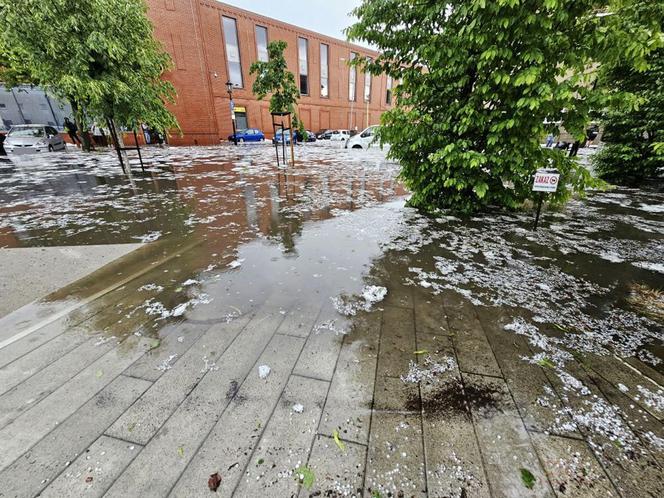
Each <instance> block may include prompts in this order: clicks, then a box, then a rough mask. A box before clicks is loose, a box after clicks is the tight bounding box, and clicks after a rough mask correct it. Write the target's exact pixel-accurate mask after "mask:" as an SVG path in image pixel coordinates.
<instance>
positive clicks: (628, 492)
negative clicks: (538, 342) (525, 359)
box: [547, 362, 664, 497]
mask: <svg viewBox="0 0 664 498" xmlns="http://www.w3.org/2000/svg"><path fill="white" fill-rule="evenodd" d="M566 370H567V372H568V373H569V374H570V375H572V376H573V377H574V378H575V379H577V380H578V381H579V382H581V383H582V384H583V385H584V386H585V387H586V388H587V389H588V393H587V394H585V395H578V394H576V393H574V392H573V391H571V390H569V389H568V388H566V386H565V385H563V384H562V382H561V380H560V379H559V378H557V377H556V376H554V375H549V378H550V381H551V384H552V385H553V386H554V389H556V391H557V392H559V393H562V395H561V397H563V396H564V398H565V400H566V407H567V409H569V410H571V411H572V412H573V413H574V414H576V415H578V416H580V417H581V420H584V418H585V419H587V420H588V422H589V424H587V425H586V424H583V425H579V424H577V425H578V426H579V432H580V433H581V434H582V435H583V437H584V438H585V439H586V441H588V442H589V444H590V445H591V448H593V450H594V452H595V454H596V456H597V459H598V461H599V462H600V463H601V464H602V466H603V467H604V468H605V470H606V472H607V474H608V476H609V478H610V479H611V481H612V482H613V484H614V486H615V487H616V489H618V491H619V492H620V493H621V494H622V495H623V496H629V497H631V496H649V495H650V496H660V495H661V494H662V493H664V477H663V476H664V473H663V472H662V467H661V465H660V464H659V462H658V461H657V459H656V458H655V457H654V456H653V454H652V453H651V452H650V451H649V450H648V449H646V448H641V449H638V448H636V449H635V450H627V451H626V449H624V448H622V446H621V444H620V443H618V442H615V441H614V440H612V438H611V434H613V433H614V431H615V432H616V433H617V434H616V436H615V437H614V438H613V439H619V440H625V439H626V438H630V439H631V438H635V439H638V438H637V436H636V435H635V434H634V432H633V431H632V429H631V428H630V425H629V422H628V420H626V419H625V417H624V415H621V414H620V412H618V414H617V416H614V415H611V414H607V416H606V418H607V419H609V420H611V425H612V428H611V429H607V428H606V427H605V423H604V422H602V421H603V420H604V419H603V416H602V413H603V412H605V411H606V410H607V409H611V407H612V406H614V405H612V404H611V403H606V402H605V397H604V395H603V393H602V392H601V391H600V390H599V388H598V387H597V385H596V384H595V382H594V381H593V380H592V379H591V378H590V377H589V376H588V375H587V373H586V371H585V370H584V369H583V368H582V367H581V366H580V365H578V364H577V363H576V362H569V363H568V364H567V365H566ZM548 373H549V372H547V374H548ZM624 399H625V400H627V399H628V398H624ZM623 406H625V405H623ZM634 406H635V407H636V405H634ZM628 408H629V407H628ZM596 410H599V412H597V411H596ZM587 415H589V416H587ZM613 424H615V428H613Z"/></svg>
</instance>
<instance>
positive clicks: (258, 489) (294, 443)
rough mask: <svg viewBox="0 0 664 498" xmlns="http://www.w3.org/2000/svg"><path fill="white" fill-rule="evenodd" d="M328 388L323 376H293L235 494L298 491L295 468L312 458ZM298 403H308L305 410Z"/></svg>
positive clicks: (280, 493) (256, 494)
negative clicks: (311, 454) (301, 409)
mask: <svg viewBox="0 0 664 498" xmlns="http://www.w3.org/2000/svg"><path fill="white" fill-rule="evenodd" d="M328 388H329V383H328V382H325V381H322V380H314V379H307V378H303V377H298V376H297V375H293V376H291V378H290V380H289V381H288V384H287V385H286V388H285V389H284V392H283V394H282V396H281V399H280V400H279V403H278V404H277V406H276V407H275V409H274V413H273V414H272V417H271V418H270V421H269V422H268V424H267V426H266V427H265V432H264V433H263V435H262V437H261V439H260V441H259V442H258V445H257V446H256V448H255V449H254V452H253V454H252V455H251V457H250V460H249V462H248V464H247V467H246V469H245V473H244V475H243V476H238V477H239V478H240V480H239V483H238V485H237V487H236V488H235V492H234V495H235V496H295V495H297V491H298V488H299V484H298V482H297V481H296V476H294V475H293V470H295V469H297V468H298V467H301V466H305V465H306V464H307V461H308V460H309V452H310V450H311V445H312V443H313V440H314V438H315V436H316V429H317V427H318V424H319V422H320V416H321V413H322V411H323V405H324V404H325V396H326V395H327V390H328ZM297 404H300V405H302V406H303V407H304V408H303V411H302V413H297V412H296V411H295V409H294V408H293V407H294V406H295V405H297ZM340 458H343V454H342V455H340ZM296 474H297V473H296ZM229 488H230V486H229Z"/></svg>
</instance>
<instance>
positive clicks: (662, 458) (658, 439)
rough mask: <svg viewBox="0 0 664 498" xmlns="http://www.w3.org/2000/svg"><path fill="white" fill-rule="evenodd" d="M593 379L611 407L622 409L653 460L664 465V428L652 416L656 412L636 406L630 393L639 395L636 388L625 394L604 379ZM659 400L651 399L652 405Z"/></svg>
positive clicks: (624, 417) (625, 419)
mask: <svg viewBox="0 0 664 498" xmlns="http://www.w3.org/2000/svg"><path fill="white" fill-rule="evenodd" d="M591 379H592V381H593V382H594V384H595V385H596V386H597V389H598V390H599V391H598V392H599V393H601V395H602V397H604V398H605V399H606V400H607V401H608V402H609V403H610V404H611V405H613V406H616V407H618V408H619V409H620V411H621V412H622V414H623V420H624V421H625V423H626V424H627V425H628V426H629V427H630V429H631V430H632V431H633V432H634V434H635V435H636V436H637V437H638V438H639V439H640V440H641V444H642V445H643V446H644V447H645V448H647V449H648V450H649V451H650V454H651V455H652V458H653V459H655V460H657V461H658V463H659V464H660V466H661V465H662V463H664V447H663V446H662V441H664V426H663V425H662V423H661V422H660V421H659V419H657V418H656V417H654V416H653V415H652V411H654V410H651V411H646V410H644V409H643V407H642V406H641V405H639V404H636V403H635V401H634V400H633V399H632V397H631V396H629V393H630V391H636V392H637V393H638V392H639V391H637V390H636V388H632V389H630V390H629V391H627V392H623V391H621V390H619V389H618V388H616V387H615V386H613V384H611V383H610V382H608V381H607V380H606V379H604V378H603V377H599V376H595V375H593V376H592V377H591ZM637 397H638V395H637ZM657 399H658V398H656V397H653V398H651V403H650V404H655V403H657V401H656V400H657ZM659 399H661V398H659ZM644 404H645V403H644Z"/></svg>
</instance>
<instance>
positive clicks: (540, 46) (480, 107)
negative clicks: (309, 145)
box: [348, 0, 661, 212]
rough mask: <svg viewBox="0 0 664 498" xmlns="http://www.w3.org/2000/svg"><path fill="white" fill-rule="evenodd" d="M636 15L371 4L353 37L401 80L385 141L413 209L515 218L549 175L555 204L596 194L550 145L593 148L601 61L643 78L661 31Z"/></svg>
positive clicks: (477, 1)
mask: <svg viewBox="0 0 664 498" xmlns="http://www.w3.org/2000/svg"><path fill="white" fill-rule="evenodd" d="M633 3H634V2H632V1H631V0H620V1H616V2H615V5H614V2H598V1H596V0H493V1H488V0H426V1H421V2H403V1H401V0H364V2H363V4H362V5H361V6H360V7H358V8H357V9H356V10H355V11H354V14H355V15H356V16H357V17H358V19H359V21H358V23H357V24H355V25H354V26H352V27H351V28H350V29H349V30H348V35H349V37H350V38H351V39H355V40H363V41H365V42H368V43H371V44H373V45H374V46H376V47H378V48H379V50H380V51H381V55H380V56H379V57H378V58H376V60H374V61H368V60H358V61H357V63H358V64H360V65H363V66H364V67H365V68H366V69H367V70H369V71H370V72H372V73H374V74H380V73H387V74H388V75H390V76H392V77H393V78H394V79H396V80H401V83H400V85H398V87H397V89H396V97H397V103H396V106H395V108H394V109H393V110H391V111H389V112H387V113H385V115H384V116H383V120H382V124H383V127H382V129H381V131H380V136H381V139H382V140H383V142H387V143H390V144H391V146H392V147H391V149H390V155H391V157H392V158H394V159H396V160H398V161H399V162H400V163H401V166H402V173H401V176H402V178H403V180H404V182H405V183H406V185H407V186H408V187H409V188H410V189H411V191H412V192H413V195H412V197H411V201H410V202H411V204H412V205H414V206H416V207H420V208H423V209H435V208H441V207H450V208H453V209H455V210H459V211H462V212H473V211H477V210H481V209H484V208H487V207H489V206H503V207H509V208H516V207H518V206H520V205H521V204H522V203H523V201H525V200H527V199H529V198H532V196H533V193H532V192H531V186H532V175H533V173H534V172H535V171H536V170H537V169H538V168H543V167H546V168H557V169H558V170H559V171H560V172H561V174H562V179H561V180H562V185H561V188H560V189H559V191H558V192H557V193H556V194H555V195H553V196H552V198H551V199H552V200H553V201H554V202H562V201H564V200H565V199H567V198H568V197H569V196H570V195H571V194H572V193H573V192H580V191H583V190H584V189H585V188H586V187H588V186H591V185H597V184H598V182H597V181H596V180H594V179H593V178H592V176H591V175H590V174H589V172H588V171H587V170H586V169H585V168H583V167H581V166H580V165H579V164H578V163H577V162H576V160H574V159H571V158H568V157H566V156H565V155H564V154H563V153H561V152H560V151H557V150H551V149H545V148H542V147H541V146H540V143H539V139H540V137H541V136H543V135H546V133H549V132H554V133H555V132H556V131H557V128H558V125H562V126H564V127H565V129H567V130H568V131H569V132H570V133H572V134H573V135H574V136H575V137H577V139H579V140H581V139H583V137H584V135H585V129H586V125H587V123H588V121H589V112H590V110H591V109H593V108H595V109H598V108H601V106H602V102H603V101H602V99H603V92H600V91H596V90H593V82H594V80H595V79H596V68H597V60H598V59H599V58H604V59H611V60H613V59H616V58H619V57H620V56H621V55H624V54H631V56H630V58H629V59H630V60H631V61H632V62H633V64H634V65H635V66H637V67H641V68H642V66H644V64H645V63H644V60H645V58H646V57H647V54H648V50H650V49H651V48H652V47H653V46H655V45H656V44H658V43H661V36H660V35H661V27H658V26H656V25H653V26H640V25H637V26H625V25H624V23H621V21H620V16H621V15H622V14H623V13H625V14H626V15H627V13H629V9H630V8H631V7H632V4H633ZM609 7H610V8H611V9H613V10H611V11H610V12H609V10H607V9H608V8H609ZM607 13H610V14H613V15H608V16H605V15H602V14H607ZM598 14H600V15H598ZM614 19H617V20H614Z"/></svg>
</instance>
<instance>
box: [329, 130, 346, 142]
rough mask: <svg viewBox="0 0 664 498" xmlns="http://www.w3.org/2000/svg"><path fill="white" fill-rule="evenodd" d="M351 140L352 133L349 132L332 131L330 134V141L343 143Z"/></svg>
mask: <svg viewBox="0 0 664 498" xmlns="http://www.w3.org/2000/svg"><path fill="white" fill-rule="evenodd" d="M349 138H350V132H349V131H348V130H332V133H331V134H330V140H332V141H333V142H342V141H344V140H348V139H349Z"/></svg>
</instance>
